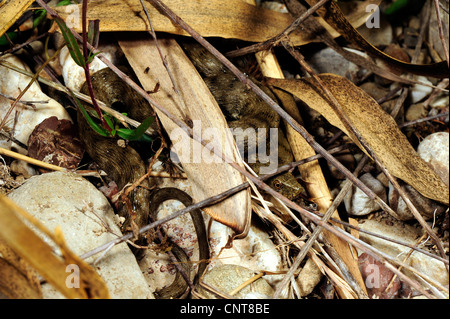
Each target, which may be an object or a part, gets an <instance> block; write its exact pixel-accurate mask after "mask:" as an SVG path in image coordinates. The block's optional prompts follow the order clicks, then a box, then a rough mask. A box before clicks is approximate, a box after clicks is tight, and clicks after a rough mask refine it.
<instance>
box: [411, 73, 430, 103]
mask: <svg viewBox="0 0 450 319" xmlns="http://www.w3.org/2000/svg"><path fill="white" fill-rule="evenodd" d="M416 80H417V81H419V82H422V83H426V84H429V85H433V83H431V82H430V81H429V80H428V79H427V78H426V77H424V76H418V77H417V78H416ZM432 91H433V88H432V87H431V86H425V85H420V84H414V85H413V86H412V88H411V91H410V93H409V96H410V98H411V103H412V104H415V103H418V102H420V101H421V100H423V99H424V98H425V97H426V96H428V95H429V94H430V93H431V92H432Z"/></svg>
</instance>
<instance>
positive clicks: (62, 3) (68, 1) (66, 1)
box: [56, 0, 72, 7]
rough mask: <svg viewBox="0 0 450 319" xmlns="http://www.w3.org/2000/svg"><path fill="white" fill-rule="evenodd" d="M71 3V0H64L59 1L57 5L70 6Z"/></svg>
mask: <svg viewBox="0 0 450 319" xmlns="http://www.w3.org/2000/svg"><path fill="white" fill-rule="evenodd" d="M69 4H72V1H71V0H62V1H60V2H58V4H57V5H56V6H57V7H61V6H68V5H69Z"/></svg>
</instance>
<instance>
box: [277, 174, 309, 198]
mask: <svg viewBox="0 0 450 319" xmlns="http://www.w3.org/2000/svg"><path fill="white" fill-rule="evenodd" d="M268 185H269V186H270V187H272V188H273V189H274V190H276V191H277V192H278V193H280V194H281V195H283V196H284V197H286V198H287V199H289V200H294V199H296V198H297V197H298V196H300V194H302V193H304V191H305V189H304V188H303V186H302V185H300V183H299V182H298V181H297V180H296V179H295V177H294V176H293V175H292V174H291V173H284V174H282V175H278V176H275V177H272V178H270V179H269V181H268Z"/></svg>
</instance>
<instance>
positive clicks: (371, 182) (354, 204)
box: [344, 173, 386, 216]
mask: <svg viewBox="0 0 450 319" xmlns="http://www.w3.org/2000/svg"><path fill="white" fill-rule="evenodd" d="M359 179H360V180H361V182H363V183H364V184H365V185H366V186H367V187H369V188H370V189H371V190H372V191H373V192H375V194H377V195H378V196H379V197H380V198H381V199H382V200H383V201H386V189H385V187H384V186H383V184H382V183H381V182H380V181H379V180H378V179H376V178H375V177H373V176H372V175H371V174H370V173H366V174H364V175H362V176H361V177H360V178H359ZM344 204H345V208H346V210H347V212H348V213H349V214H351V215H356V216H363V215H367V214H369V213H371V212H373V211H376V210H378V209H380V205H378V204H377V203H376V202H375V201H373V200H371V199H370V198H369V197H368V196H367V195H366V194H365V193H364V192H363V191H362V190H360V189H359V188H357V187H355V186H352V190H351V191H350V192H348V193H347V195H346V197H345V199H344Z"/></svg>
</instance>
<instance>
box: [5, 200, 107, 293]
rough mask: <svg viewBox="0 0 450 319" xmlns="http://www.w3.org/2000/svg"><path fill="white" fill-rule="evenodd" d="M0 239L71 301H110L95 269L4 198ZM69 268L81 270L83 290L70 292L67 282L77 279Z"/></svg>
mask: <svg viewBox="0 0 450 319" xmlns="http://www.w3.org/2000/svg"><path fill="white" fill-rule="evenodd" d="M19 216H20V217H21V218H19ZM23 218H25V219H26V220H27V221H28V222H31V223H32V224H33V226H34V227H37V228H38V229H39V230H41V231H43V232H44V233H45V235H46V236H48V237H49V238H50V239H52V240H53V241H54V242H55V243H56V244H57V246H58V248H59V250H60V251H61V253H62V255H63V257H64V259H61V258H59V257H57V256H56V255H55V254H54V253H53V249H52V247H50V246H49V245H47V244H46V243H45V242H44V241H43V240H42V239H41V238H40V237H39V236H38V235H36V233H35V232H34V231H32V230H31V229H30V228H29V227H28V226H27V225H26V224H25V223H24V222H23V221H22V219H23ZM0 239H1V240H2V241H3V242H4V243H5V244H6V245H8V247H10V248H11V249H12V250H14V252H15V253H17V255H19V256H20V257H21V258H22V259H23V260H25V261H26V262H27V263H29V264H30V265H31V266H32V267H33V268H34V269H36V270H37V271H38V273H39V274H41V275H42V276H43V277H44V278H45V279H46V280H47V282H49V283H50V284H52V285H53V286H54V287H55V288H56V289H57V290H58V291H59V292H61V293H62V294H63V295H64V296H66V297H67V298H77V299H79V298H109V293H108V290H107V288H106V286H105V283H104V282H103V280H102V279H101V277H100V276H99V275H98V274H97V273H96V272H95V271H94V270H93V269H92V267H91V266H89V265H88V264H86V263H85V262H84V261H82V260H80V259H79V258H78V257H77V256H76V255H74V254H73V253H72V252H71V251H70V250H69V249H67V247H66V245H65V244H64V241H63V239H62V235H61V234H57V235H56V236H54V235H52V234H51V233H50V232H49V231H48V230H46V229H45V227H44V226H43V225H42V224H41V223H40V222H38V221H37V220H36V219H35V218H33V217H32V216H31V215H29V214H28V213H27V212H25V211H24V210H23V209H21V208H20V207H19V206H17V205H16V204H15V203H14V202H13V201H11V200H10V199H9V198H7V197H6V196H4V195H1V194H0ZM69 265H73V267H74V268H77V269H78V270H79V277H78V278H79V279H80V285H79V289H77V288H70V286H69V285H67V280H70V279H71V278H73V276H71V275H73V274H74V273H73V272H71V271H67V268H66V267H67V266H69Z"/></svg>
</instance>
